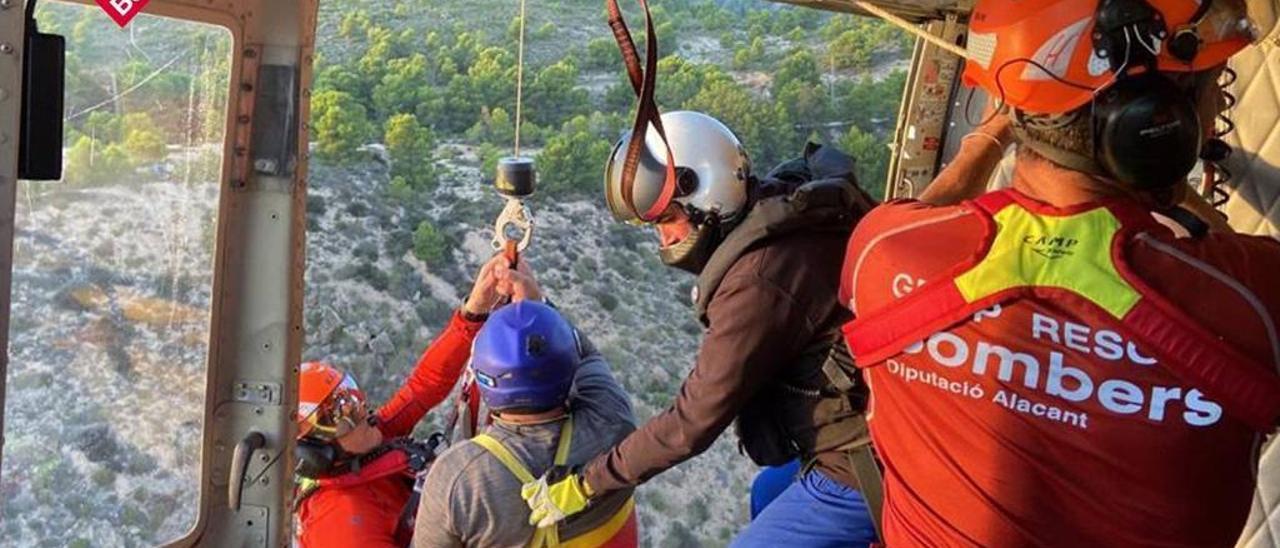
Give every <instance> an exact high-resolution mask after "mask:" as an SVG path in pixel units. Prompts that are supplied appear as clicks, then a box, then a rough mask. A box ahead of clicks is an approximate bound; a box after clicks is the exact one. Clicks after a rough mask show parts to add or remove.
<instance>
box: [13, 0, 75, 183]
mask: <svg viewBox="0 0 1280 548" xmlns="http://www.w3.org/2000/svg"><path fill="white" fill-rule="evenodd" d="M28 24H31V25H33V24H34V23H28ZM66 51H67V43H66V40H65V39H63V38H62V37H61V36H58V35H56V34H42V33H39V32H35V31H34V30H33V31H30V32H28V33H27V41H26V49H25V50H24V51H23V63H22V121H21V124H22V125H21V130H20V133H21V135H20V137H19V141H18V178H19V179H29V180H42V181H51V180H57V179H61V178H62V103H63V92H64V87H65V83H66Z"/></svg>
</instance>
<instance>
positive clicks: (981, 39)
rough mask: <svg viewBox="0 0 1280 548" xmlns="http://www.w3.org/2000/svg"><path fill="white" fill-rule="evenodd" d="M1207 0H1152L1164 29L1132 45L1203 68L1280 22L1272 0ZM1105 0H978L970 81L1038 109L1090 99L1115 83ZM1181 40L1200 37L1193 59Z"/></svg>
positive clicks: (1166, 63)
mask: <svg viewBox="0 0 1280 548" xmlns="http://www.w3.org/2000/svg"><path fill="white" fill-rule="evenodd" d="M1201 1H1202V2H1207V3H1208V5H1207V7H1206V9H1205V10H1204V11H1203V13H1201V12H1200V10H1199V7H1200V4H1199V3H1198V2H1195V1H1194V0H1146V3H1147V4H1148V5H1149V6H1150V7H1151V8H1152V9H1154V10H1155V11H1157V12H1159V14H1160V19H1162V22H1163V25H1164V30H1165V32H1164V36H1163V38H1162V39H1160V38H1152V39H1150V40H1146V41H1145V42H1144V41H1142V40H1141V38H1139V37H1137V36H1136V35H1137V34H1138V33H1136V32H1135V33H1134V37H1133V41H1132V42H1131V43H1129V44H1128V47H1133V48H1144V47H1145V48H1146V49H1147V51H1152V52H1155V53H1157V55H1156V63H1157V67H1158V68H1159V70H1160V71H1165V72H1194V71H1202V70H1206V69H1210V68H1213V67H1216V66H1218V65H1221V64H1223V63H1225V62H1226V61H1227V59H1228V58H1229V57H1231V56H1232V55H1234V54H1235V53H1237V52H1239V51H1240V50H1241V49H1243V48H1245V47H1246V46H1248V45H1249V44H1250V43H1253V42H1255V41H1257V40H1260V39H1262V38H1264V37H1266V36H1267V35H1268V34H1269V33H1270V32H1271V31H1272V29H1273V27H1274V26H1275V19H1276V16H1275V6H1274V5H1273V4H1272V3H1271V2H1270V1H1269V0H1201ZM1100 2H1101V0H978V3H977V4H976V5H975V6H974V8H973V13H972V15H971V17H970V21H969V25H970V26H969V37H968V51H969V59H968V60H967V62H966V63H965V69H964V77H963V78H964V82H965V84H966V85H969V86H981V87H982V88H983V89H984V90H986V91H987V93H988V94H990V95H991V96H992V97H994V98H997V99H1001V98H1002V99H1003V100H1004V103H1005V104H1007V105H1009V106H1012V107H1014V108H1017V109H1020V110H1023V111H1026V112H1032V113H1040V114H1059V113H1065V112H1070V111H1072V110H1075V109H1076V108H1079V107H1080V106H1082V105H1084V104H1085V103H1088V102H1089V101H1090V99H1092V98H1093V96H1094V95H1095V94H1096V93H1097V92H1098V91H1100V90H1102V89H1103V88H1106V87H1107V86H1109V85H1111V84H1112V83H1114V82H1115V74H1113V73H1112V71H1111V66H1110V63H1109V62H1108V61H1107V60H1106V59H1104V58H1101V57H1098V56H1097V55H1096V53H1095V52H1094V48H1093V39H1094V25H1095V21H1096V15H1097V11H1098V6H1099V4H1100ZM1175 40H1178V41H1179V42H1182V44H1181V45H1184V46H1185V45H1186V42H1188V41H1189V42H1190V43H1191V44H1192V45H1195V44H1196V43H1197V42H1198V48H1197V49H1193V50H1192V51H1193V52H1194V54H1193V55H1192V56H1191V58H1190V59H1189V60H1184V59H1180V58H1179V57H1178V56H1176V55H1174V51H1175V50H1177V49H1179V48H1177V45H1176V44H1174V42H1175ZM1133 68H1136V67H1133ZM1046 70H1047V71H1049V72H1051V73H1052V75H1051V74H1049V73H1046V72H1045V71H1046ZM1055 76H1056V78H1055Z"/></svg>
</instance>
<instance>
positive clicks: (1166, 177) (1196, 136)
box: [1093, 71, 1201, 189]
mask: <svg viewBox="0 0 1280 548" xmlns="http://www.w3.org/2000/svg"><path fill="white" fill-rule="evenodd" d="M1093 115H1094V122H1093V123H1094V147H1095V149H1096V150H1095V157H1096V158H1097V161H1098V163H1099V164H1100V165H1101V166H1102V167H1103V168H1104V169H1106V170H1107V171H1108V172H1109V173H1110V174H1111V176H1112V177H1114V178H1115V179H1116V180H1117V181H1120V182H1121V183H1125V184H1127V185H1130V186H1132V187H1134V188H1138V189H1155V188H1162V187H1167V186H1169V185H1172V184H1174V183H1176V182H1178V181H1180V180H1182V178H1183V177H1185V176H1186V175H1187V173H1190V172H1191V168H1192V167H1194V166H1195V163H1196V160H1197V158H1198V157H1199V155H1200V143H1201V129H1200V120H1199V117H1198V116H1197V114H1196V108H1195V104H1194V103H1193V102H1192V101H1191V98H1190V97H1188V96H1187V94H1186V93H1185V92H1183V91H1181V90H1179V89H1178V88H1177V86H1175V85H1174V84H1173V82H1171V81H1170V80H1169V79H1168V78H1165V77H1164V76H1162V75H1160V74H1159V73H1156V72H1152V71H1149V72H1146V73H1143V74H1139V75H1136V76H1128V77H1125V78H1121V79H1120V80H1119V81H1118V82H1116V83H1115V84H1114V85H1112V86H1110V87H1108V88H1107V89H1106V90H1105V91H1103V92H1102V93H1101V94H1100V95H1099V96H1098V98H1097V99H1096V101H1095V103H1094V111H1093Z"/></svg>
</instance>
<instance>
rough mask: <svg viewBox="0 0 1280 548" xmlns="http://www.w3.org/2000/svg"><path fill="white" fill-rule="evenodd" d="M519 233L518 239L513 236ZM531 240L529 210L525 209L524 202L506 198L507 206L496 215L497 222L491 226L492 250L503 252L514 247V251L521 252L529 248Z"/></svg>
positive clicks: (531, 219)
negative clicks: (511, 246) (510, 246)
mask: <svg viewBox="0 0 1280 548" xmlns="http://www.w3.org/2000/svg"><path fill="white" fill-rule="evenodd" d="M512 229H514V231H519V232H518V233H516V234H518V237H517V235H516V234H513V232H514V231H513V230H512ZM531 240H533V215H531V214H530V213H529V208H528V207H525V205H524V200H520V199H518V198H507V205H506V206H505V207H503V208H502V213H499V214H498V220H497V221H496V222H495V223H494V225H493V248H494V249H495V250H500V251H501V250H505V249H507V247H508V246H509V245H514V246H515V251H517V252H521V251H524V250H525V248H527V247H529V242H530V241H531Z"/></svg>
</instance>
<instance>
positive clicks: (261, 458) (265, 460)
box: [258, 453, 271, 462]
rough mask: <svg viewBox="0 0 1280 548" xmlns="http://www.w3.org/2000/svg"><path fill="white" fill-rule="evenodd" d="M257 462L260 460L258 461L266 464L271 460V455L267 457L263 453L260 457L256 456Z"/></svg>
mask: <svg viewBox="0 0 1280 548" xmlns="http://www.w3.org/2000/svg"><path fill="white" fill-rule="evenodd" d="M258 460H260V461H262V462H268V461H270V460H271V455H268V454H266V453H263V454H262V455H260V456H258Z"/></svg>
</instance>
